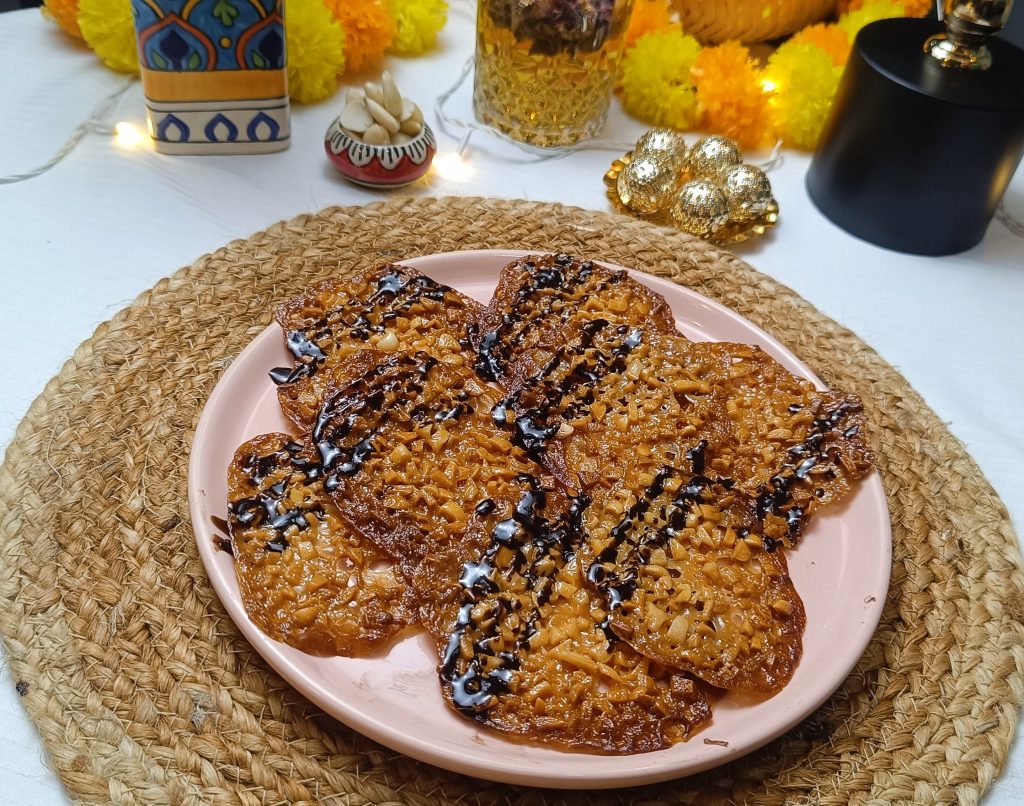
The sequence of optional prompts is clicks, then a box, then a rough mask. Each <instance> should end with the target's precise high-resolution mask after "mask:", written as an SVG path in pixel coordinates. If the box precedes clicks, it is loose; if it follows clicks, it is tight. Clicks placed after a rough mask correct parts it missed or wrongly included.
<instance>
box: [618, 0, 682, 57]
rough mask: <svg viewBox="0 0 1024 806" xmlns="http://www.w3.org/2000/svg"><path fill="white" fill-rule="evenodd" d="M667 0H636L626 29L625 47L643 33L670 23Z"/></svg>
mask: <svg viewBox="0 0 1024 806" xmlns="http://www.w3.org/2000/svg"><path fill="white" fill-rule="evenodd" d="M670 12H671V7H670V5H669V0H636V1H635V2H634V3H633V13H632V15H631V16H630V18H629V28H627V29H626V47H629V46H630V45H632V44H633V43H634V42H636V40H638V39H639V38H640V37H641V36H643V35H644V34H649V33H651V31H661V30H663V29H665V28H669V27H670V26H671V25H672V19H671V16H670Z"/></svg>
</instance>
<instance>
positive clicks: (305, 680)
mask: <svg viewBox="0 0 1024 806" xmlns="http://www.w3.org/2000/svg"><path fill="white" fill-rule="evenodd" d="M541 253H542V252H541V251H539V250H513V249H472V250H452V251H449V252H438V253H433V254H429V255H420V256H416V257H412V258H403V259H400V260H396V261H395V262H397V263H401V264H406V265H409V266H412V267H414V268H417V269H419V270H421V271H425V272H428V273H429V271H430V269H431V268H432V267H434V266H435V265H437V264H443V263H444V262H445V261H446V259H447V260H450V259H452V256H459V257H458V259H463V260H465V259H471V258H473V257H486V258H487V259H488V260H494V259H496V258H497V257H498V256H502V257H504V258H507V260H508V261H511V260H514V259H517V258H519V257H523V256H526V255H535V254H541ZM594 260H595V261H596V262H599V263H601V264H602V265H605V266H608V267H609V268H624V269H625V270H626V271H628V272H629V273H630V275H631V276H633V277H634V278H636V279H637V280H639V281H640V282H643V283H645V284H646V285H648V286H649V287H653V288H654V290H656V291H659V292H663V291H665V290H668V291H670V293H672V294H679V293H682V294H683V295H685V296H689V297H691V298H692V299H693V300H694V301H696V302H698V303H699V304H701V305H705V306H707V307H708V308H710V309H712V310H713V311H714V312H715V313H716V314H718V315H724V316H726V317H728V318H729V319H730V320H732V321H733V322H734V323H736V324H738V325H740V326H741V327H743V328H746V329H750V330H752V331H753V332H755V333H756V334H757V335H758V336H759V338H761V339H764V340H765V341H764V343H762V345H761V346H762V347H763V348H764V349H765V350H766V352H769V353H770V354H772V355H773V357H775V358H776V359H779V356H780V355H781V356H782V357H784V358H785V361H783V363H790V364H792V365H793V366H794V367H796V368H798V370H799V372H800V373H801V374H803V375H804V376H805V377H807V378H808V379H810V380H812V381H813V382H814V383H815V385H816V386H818V387H819V388H825V384H824V383H823V382H822V381H821V379H820V378H819V377H818V376H817V375H816V374H815V373H814V372H813V371H812V370H811V369H810V367H808V366H807V365H806V364H805V363H804V362H803V361H802V360H800V359H799V358H798V357H797V356H796V355H795V353H793V352H792V351H791V350H790V349H789V348H788V347H786V346H785V345H784V344H783V343H782V342H780V341H778V340H777V339H775V338H774V337H772V336H771V335H770V334H768V333H767V332H765V331H764V330H763V329H761V328H759V327H758V326H757V325H755V324H754V323H753V322H751V321H750V320H749V319H746V318H745V317H743V316H741V315H740V314H738V313H736V312H735V311H733V310H732V309H730V308H728V307H726V306H725V305H722V304H721V303H719V302H716V301H715V300H712V299H710V298H708V297H706V296H704V295H703V294H700V293H699V292H696V291H694V290H692V289H691V288H689V287H687V286H683V285H680V284H677V283H674V282H672V281H670V280H667V279H665V278H661V277H658V276H656V275H653V274H649V273H647V272H643V271H638V270H634V269H629V268H626V267H623V266H620V265H618V264H615V263H610V262H608V261H606V260H603V259H601V258H594ZM495 279H496V278H495ZM670 302H671V300H670ZM275 338H276V339H280V331H279V328H278V325H277V324H276V323H271V324H270V325H268V326H267V327H266V328H264V329H263V330H262V331H260V332H259V333H258V334H257V335H256V336H255V337H254V338H252V339H251V340H250V341H249V343H248V344H246V346H245V347H244V348H243V349H242V350H241V352H239V353H238V355H237V356H236V357H235V358H234V359H233V360H232V361H231V363H230V365H229V366H228V367H227V369H226V370H225V371H224V373H223V374H222V375H221V377H220V378H219V379H218V381H217V383H216V385H215V386H214V389H213V391H212V392H211V393H210V396H209V398H208V399H207V401H206V403H205V404H204V406H203V410H202V412H201V414H200V417H199V420H198V422H197V424H196V429H195V433H194V436H193V440H192V445H191V447H190V454H189V464H188V484H187V486H188V503H189V514H190V517H191V520H192V528H193V534H194V536H195V539H196V544H197V547H198V549H199V554H200V559H201V560H202V562H203V566H204V570H205V571H206V574H207V577H208V578H209V579H210V582H211V584H212V586H213V588H214V591H215V592H216V594H217V597H218V599H219V600H220V602H221V605H222V606H223V607H224V609H225V611H226V612H227V613H228V615H229V616H230V618H231V619H232V621H233V622H234V623H235V625H236V626H237V627H238V629H239V630H240V631H241V633H242V634H243V636H244V637H245V639H246V640H247V641H248V642H249V643H250V645H252V647H253V649H255V650H256V652H257V653H259V654H260V656H261V657H263V658H264V660H266V662H267V663H268V664H269V665H270V666H271V667H272V668H273V669H274V670H275V671H276V672H277V673H278V674H279V675H281V677H282V678H283V679H284V680H285V681H286V682H287V683H288V684H289V685H290V686H292V687H293V688H294V689H296V691H297V693H299V694H300V696H303V697H305V698H306V699H308V700H310V701H311V702H313V703H314V704H315V705H317V706H318V707H320V708H322V709H323V710H324V711H325V712H326V713H328V714H330V715H331V716H333V717H335V718H337V719H339V720H340V721H341V722H343V723H344V724H346V725H347V726H349V727H350V728H352V729H353V730H355V731H357V732H359V733H362V734H363V735H365V736H367V737H368V738H370V739H372V740H373V741H376V742H379V743H380V744H382V745H385V746H387V747H389V748H392V749H394V750H396V751H398V752H401V753H404V754H406V755H408V756H410V757H412V758H415V759H417V760H419V761H423V762H426V763H428V764H432V765H434V766H437V767H440V768H442V769H446V770H449V771H452V772H456V773H459V774H463V775H470V776H476V777H479V778H482V779H485V780H491V781H497V782H500V783H508V784H515V785H525V786H531V787H553V788H587V789H596V788H602V787H628V786H636V785H643V784H652V783H659V782H663V781H667V780H672V779H678V778H683V777H686V776H689V775H694V774H696V773H699V772H702V771H705V770H708V769H711V768H714V767H718V766H720V765H722V764H725V763H727V762H729V761H733V760H735V759H737V758H740V757H741V756H744V755H747V754H748V753H751V752H753V751H755V750H757V749H758V748H760V747H763V746H764V745H766V744H768V743H769V742H771V741H772V740H773V739H776V738H778V737H779V736H781V735H782V734H783V733H785V732H786V731H788V730H790V729H791V728H792V727H793V726H795V725H796V724H798V723H799V722H800V721H801V720H803V719H804V718H806V717H807V716H809V715H810V714H812V713H813V712H814V711H815V710H816V709H817V708H818V707H820V706H821V704H822V703H824V702H825V701H826V700H828V698H829V697H831V696H832V694H833V693H834V692H835V691H836V690H837V689H838V688H839V686H840V685H842V682H843V681H844V680H845V679H846V677H847V676H848V675H849V673H850V672H851V671H852V670H853V668H854V667H855V666H856V664H857V662H858V661H859V659H860V658H861V657H862V656H863V653H864V651H865V649H866V648H867V646H868V644H869V643H870V641H871V638H872V636H873V635H874V634H875V632H876V630H877V626H878V623H879V621H880V620H881V616H882V610H883V607H884V604H885V599H886V594H887V591H888V585H889V579H890V575H891V569H892V530H891V519H890V516H889V510H888V502H887V498H886V495H885V491H884V488H883V486H882V482H881V477H880V475H879V473H878V471H877V469H876V470H874V471H872V473H871V474H869V475H868V476H867V477H866V478H864V479H863V480H862V481H861V483H860V485H859V487H858V490H857V493H856V494H861V490H864V491H865V493H870V494H871V495H872V499H873V503H874V504H875V507H874V515H875V517H876V518H877V520H878V526H879V528H880V530H881V531H880V532H879V535H878V537H879V545H880V546H881V548H882V549H883V551H882V552H881V554H880V555H879V557H878V560H879V562H878V565H879V567H880V568H881V570H882V573H880V574H878V576H877V577H876V578H874V580H873V581H874V584H873V586H871V588H870V590H871V593H870V595H869V597H865V610H864V611H862V613H861V615H863V617H864V619H863V621H862V622H861V624H862V625H863V627H864V629H863V630H861V631H859V632H858V635H857V636H856V637H858V639H859V640H856V641H853V642H852V644H848V645H847V647H848V648H847V651H846V653H845V654H844V656H843V657H842V659H841V662H839V663H837V664H835V665H833V666H831V667H830V669H829V670H828V671H826V673H825V674H822V675H821V678H823V679H824V680H825V681H826V682H824V683H822V684H821V685H819V686H818V687H817V688H816V694H815V696H813V697H810V698H809V699H805V700H804V701H803V702H802V703H801V704H800V707H798V708H793V709H792V710H791V711H790V712H789V713H788V714H787V717H786V718H785V719H782V720H779V722H778V723H777V724H774V725H773V726H772V729H770V730H768V731H765V732H764V734H762V735H760V736H758V737H757V739H756V740H754V741H752V742H747V743H744V744H742V745H737V746H735V747H734V746H732V745H730V746H728V747H720V746H718V745H713V746H708V745H702V746H701V750H703V751H705V752H706V757H705V758H704V759H703V760H701V761H697V762H691V763H682V762H677V763H675V764H658V763H654V764H653V765H651V764H644V763H643V761H644V759H650V758H652V757H654V756H656V755H657V753H640V754H610V755H609V754H601V753H587V752H580V751H575V750H567V751H562V750H559V749H558V748H554V747H549V748H545V749H550V750H553V751H555V752H564V753H565V754H566V755H567V756H573V757H580V756H584V757H587V758H592V759H594V761H595V768H596V770H595V772H593V773H591V772H590V771H587V772H586V773H583V772H577V773H573V772H565V771H559V772H557V773H554V774H547V773H544V772H540V773H538V772H537V771H536V770H533V769H530V770H527V771H523V770H522V768H521V766H520V768H519V769H517V768H516V761H515V757H514V751H515V749H516V748H520V747H522V746H523V745H524V744H527V745H530V746H533V747H538V746H540V745H537V744H532V745H531V744H530V743H529V742H526V743H524V742H522V741H518V740H516V739H514V738H510V737H506V736H503V735H501V734H500V733H497V732H495V731H488V738H493V739H494V740H496V741H503V742H504V743H506V744H507V746H508V748H509V750H510V751H512V756H511V757H510V758H509V760H508V761H506V762H505V763H504V764H494V763H491V762H490V761H489V760H486V759H485V760H483V761H481V760H476V761H474V760H471V759H467V758H460V759H458V760H453V759H452V757H451V756H450V754H448V753H447V752H445V751H444V750H443V749H440V745H433V744H431V743H429V742H428V741H426V740H423V739H420V738H419V737H417V736H415V735H411V734H405V733H402V732H401V731H400V729H398V728H396V727H395V726H394V725H391V724H384V723H382V722H380V721H379V720H378V719H376V718H374V717H372V716H367V715H366V714H365V713H363V712H362V711H361V710H360V709H359V708H358V707H357V706H354V705H352V704H350V703H349V702H348V701H346V700H343V699H340V698H338V697H336V696H334V695H333V694H332V693H331V692H330V691H328V690H326V689H325V688H324V687H323V686H321V685H320V682H319V681H318V680H314V679H311V678H310V677H309V676H308V675H307V674H304V673H302V672H301V671H300V670H298V669H296V668H295V667H294V666H293V665H292V662H291V661H290V660H289V659H288V658H287V657H285V652H284V651H283V650H282V648H283V647H286V645H284V644H281V643H279V642H277V641H275V640H274V639H271V638H270V637H268V636H266V635H265V634H264V633H263V632H262V631H261V630H260V629H259V628H258V627H256V625H255V624H254V623H253V622H252V621H251V620H250V619H249V617H248V615H247V614H246V613H245V610H244V607H242V605H241V603H240V601H237V600H236V599H235V597H234V596H232V592H231V590H230V589H229V588H227V587H226V585H227V582H226V580H225V579H223V577H222V575H221V574H220V572H219V569H218V566H217V563H216V555H217V554H220V552H219V551H218V550H216V549H215V548H214V545H213V541H212V540H211V539H209V538H210V529H209V525H208V524H207V523H205V521H204V518H205V516H206V514H207V512H208V510H207V509H204V506H203V505H204V502H205V500H206V498H205V494H204V493H203V491H201V490H199V489H198V484H197V483H195V480H196V479H197V477H198V473H199V468H200V466H201V465H202V464H203V456H204V446H203V437H204V436H205V435H206V432H207V430H208V429H209V427H210V421H211V420H212V419H213V416H214V415H213V413H214V412H216V411H217V408H218V402H219V400H220V398H221V397H223V396H224V395H225V394H226V393H227V390H228V389H229V388H230V381H231V379H232V377H233V376H234V374H235V373H236V372H240V371H241V368H242V367H243V366H244V364H245V363H246V361H251V360H253V356H254V355H258V354H259V352H260V349H261V348H262V347H263V346H264V345H263V342H264V341H269V340H272V339H275ZM225 471H226V468H225ZM233 568H234V566H233V564H232V573H233ZM236 584H237V583H236ZM869 599H870V602H869V601H868V600H869ZM869 625H870V626H869ZM850 646H855V647H856V651H852V650H851V649H850V648H849V647H850ZM287 649H288V650H291V649H292V648H291V647H287ZM840 670H841V671H840ZM784 690H785V689H784ZM700 738H701V736H700V733H698V734H697V735H696V736H695V738H694V739H693V740H692V741H699V740H700ZM678 746H679V745H676V747H678ZM683 746H692V745H689V744H688V743H683ZM670 749H671V748H669V750H670ZM708 751H710V752H708ZM657 752H662V753H663V752H668V750H664V751H657ZM614 759H627V760H630V761H631V762H632V764H629V765H628V766H626V767H624V768H623V769H620V770H616V771H611V772H610V771H608V770H607V769H602V767H605V768H606V767H607V766H608V765H607V762H609V761H612V760H614ZM684 759H685V757H684ZM602 761H603V762H605V764H601V762H602ZM611 766H613V767H614V766H615V765H614V764H613V765H611Z"/></svg>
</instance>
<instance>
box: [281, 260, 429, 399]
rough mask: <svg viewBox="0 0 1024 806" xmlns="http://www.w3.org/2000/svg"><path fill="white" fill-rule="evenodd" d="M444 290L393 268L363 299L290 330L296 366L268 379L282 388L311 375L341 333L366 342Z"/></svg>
mask: <svg viewBox="0 0 1024 806" xmlns="http://www.w3.org/2000/svg"><path fill="white" fill-rule="evenodd" d="M447 291H448V289H447V288H446V287H445V286H443V285H441V284H440V283H437V282H435V281H434V280H431V279H430V278H429V277H424V276H422V275H419V276H407V275H406V274H405V273H404V272H403V271H402V270H400V269H398V268H396V269H394V270H393V271H390V272H388V273H387V274H385V275H383V276H382V277H380V279H378V280H377V290H376V291H374V292H373V293H372V294H371V295H370V296H369V297H367V298H366V299H358V298H353V299H351V300H349V301H348V302H347V303H346V304H345V305H342V306H340V307H337V308H332V309H331V310H329V311H327V313H325V314H324V315H323V316H322V317H320V318H319V319H317V320H316V321H315V322H312V323H311V324H309V325H307V326H306V327H305V328H303V329H301V330H292V331H289V332H288V333H287V334H286V336H285V338H286V342H287V345H288V350H289V352H291V354H292V355H293V356H295V366H294V367H275V368H274V369H272V370H270V379H271V380H272V381H273V382H274V383H275V384H277V385H279V386H282V385H285V384H290V383H295V382H296V381H298V380H301V379H302V378H306V377H308V376H310V375H313V374H314V373H315V372H316V371H317V369H318V368H319V366H320V364H322V363H323V362H324V361H325V360H327V356H328V354H329V353H330V352H331V350H332V349H333V348H334V346H335V344H336V341H337V340H338V339H339V338H340V334H342V333H343V332H344V331H347V333H346V334H345V336H346V337H347V338H350V339H355V340H357V341H366V340H367V339H369V338H370V334H371V333H382V332H383V331H384V330H386V329H387V325H388V323H389V322H391V321H393V320H394V319H395V318H397V317H398V316H399V315H400V314H401V313H402V312H403V311H406V310H408V309H409V308H411V307H412V306H413V305H414V304H415V303H417V302H419V301H420V300H421V299H429V300H434V301H438V302H440V301H442V300H444V295H445V293H446V292H447Z"/></svg>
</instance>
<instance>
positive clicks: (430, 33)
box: [388, 0, 448, 56]
mask: <svg viewBox="0 0 1024 806" xmlns="http://www.w3.org/2000/svg"><path fill="white" fill-rule="evenodd" d="M388 9H389V11H390V12H391V15H392V16H393V17H394V18H395V25H396V30H395V38H394V40H393V41H392V42H391V47H390V51H391V52H392V53H397V54H398V55H399V56H419V55H420V54H421V53H424V52H425V51H428V50H430V49H431V48H432V47H434V45H436V44H437V32H438V31H440V30H441V29H442V28H444V24H445V23H446V22H447V21H448V3H446V2H445V0H390V2H389V3H388Z"/></svg>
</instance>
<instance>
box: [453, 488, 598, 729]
mask: <svg viewBox="0 0 1024 806" xmlns="http://www.w3.org/2000/svg"><path fill="white" fill-rule="evenodd" d="M516 483H517V484H519V485H521V486H523V487H524V488H525V489H524V490H523V492H522V493H521V495H520V497H519V500H518V502H517V503H516V504H515V506H514V507H513V508H512V511H511V513H510V514H509V516H508V517H507V518H504V519H502V520H500V521H498V522H497V523H495V524H494V525H493V527H492V528H491V531H490V541H489V544H488V546H487V548H486V549H485V550H484V552H483V553H482V554H481V555H480V557H479V558H478V559H476V560H472V561H468V562H466V563H465V564H464V565H463V566H462V572H461V574H460V577H459V584H460V586H461V589H462V605H461V607H460V608H459V613H458V618H457V619H456V622H455V626H454V628H453V629H452V632H451V635H450V637H449V640H448V645H447V647H446V649H445V651H444V653H443V655H442V658H441V666H440V674H441V680H442V684H443V685H445V686H447V687H448V690H449V694H450V697H451V700H452V703H453V704H454V705H455V707H456V708H458V709H459V710H461V711H463V712H464V713H466V714H468V715H470V716H473V717H474V718H477V719H481V718H482V717H483V714H484V712H485V711H486V709H487V708H488V707H489V706H490V705H491V704H492V703H493V699H494V697H496V696H500V695H501V694H504V693H507V692H508V690H509V683H510V682H511V680H512V675H513V674H514V672H515V671H516V670H517V669H518V668H519V666H520V662H521V655H522V653H523V652H526V651H528V650H529V646H530V639H531V637H532V636H533V634H534V633H535V632H536V629H537V623H538V622H539V621H540V620H541V618H542V610H543V608H544V606H545V605H546V604H547V603H548V600H549V598H550V597H551V594H552V592H553V590H554V582H555V578H556V577H557V575H558V574H559V573H560V572H561V571H562V569H563V568H564V567H565V564H566V563H567V562H568V561H569V560H570V559H572V557H573V551H574V546H575V545H576V543H577V541H578V540H579V539H580V535H581V530H582V520H583V511H584V509H585V508H586V506H587V504H588V501H587V499H586V498H583V497H579V498H574V499H572V501H571V505H570V507H569V508H568V510H567V511H566V512H565V513H563V514H562V515H561V516H559V517H557V518H555V519H553V520H549V519H548V517H547V514H546V507H547V495H548V494H547V492H546V491H545V490H544V488H543V487H542V486H541V484H540V482H539V480H538V479H537V478H535V477H533V476H530V475H520V476H519V477H517V478H516ZM488 503H493V502H489V500H487V501H483V502H481V504H480V505H478V506H477V508H476V511H477V512H478V513H480V512H481V511H485V512H486V513H487V514H491V513H492V512H493V511H494V509H493V507H491V506H486V505H487V504H488ZM501 558H504V559H505V561H504V562H502V560H501ZM467 645H468V647H469V648H470V651H469V652H468V653H467V652H466V647H467Z"/></svg>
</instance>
